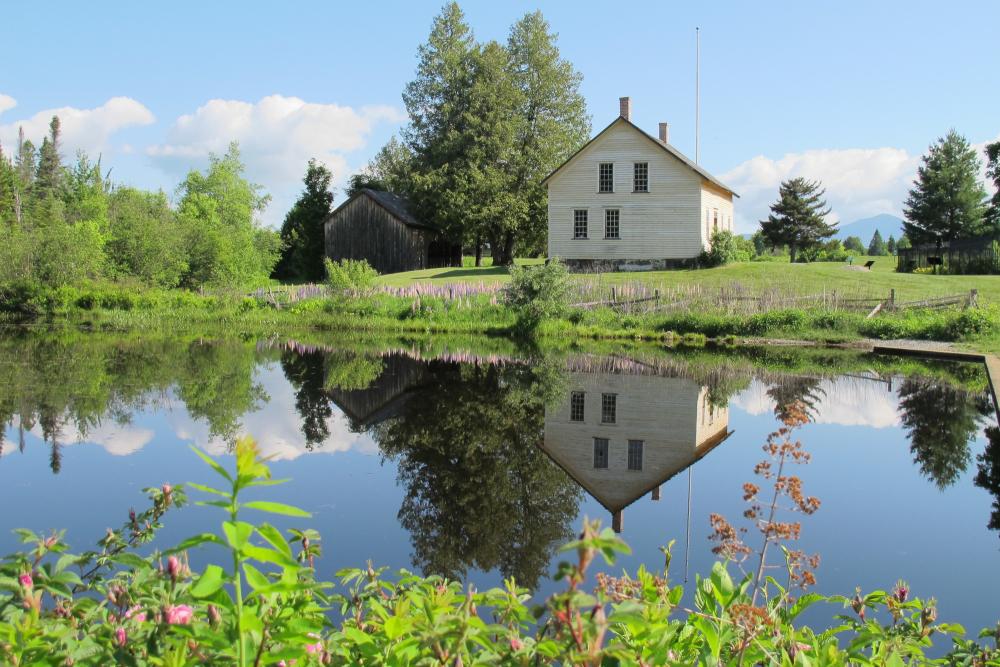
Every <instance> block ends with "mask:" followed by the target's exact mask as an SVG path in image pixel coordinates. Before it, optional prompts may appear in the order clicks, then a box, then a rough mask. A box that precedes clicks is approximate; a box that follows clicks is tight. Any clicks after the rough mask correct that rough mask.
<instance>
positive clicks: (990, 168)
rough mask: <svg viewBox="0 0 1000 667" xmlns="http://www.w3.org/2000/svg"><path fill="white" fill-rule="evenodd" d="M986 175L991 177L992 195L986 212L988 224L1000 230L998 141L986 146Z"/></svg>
mask: <svg viewBox="0 0 1000 667" xmlns="http://www.w3.org/2000/svg"><path fill="white" fill-rule="evenodd" d="M986 177H987V178H991V179H993V189H994V190H995V192H994V193H993V197H992V198H991V199H990V208H989V212H988V218H989V225H990V227H992V228H993V229H994V230H1000V141H994V142H993V143H991V144H987V146H986Z"/></svg>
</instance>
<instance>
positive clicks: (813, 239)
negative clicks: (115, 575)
mask: <svg viewBox="0 0 1000 667" xmlns="http://www.w3.org/2000/svg"><path fill="white" fill-rule="evenodd" d="M824 194H825V190H823V189H822V187H821V186H820V184H819V182H818V181H809V180H806V179H804V178H793V179H791V180H788V181H784V182H782V184H781V185H780V186H779V188H778V201H777V202H775V203H774V204H772V205H771V214H770V215H769V216H768V217H767V220H762V221H761V223H760V229H761V232H762V233H763V234H764V238H766V239H767V242H768V243H769V244H770V245H771V247H781V246H788V252H789V254H790V255H791V261H792V262H794V261H795V257H796V255H797V254H798V252H799V251H800V250H807V249H809V248H812V247H815V246H816V245H818V244H819V243H821V242H822V241H823V240H824V239H828V238H830V237H831V236H833V235H834V234H835V233H836V232H837V228H836V225H835V224H831V223H828V222H827V221H826V216H827V215H829V213H830V209H829V208H828V207H827V205H826V201H825V200H824V199H823V195H824Z"/></svg>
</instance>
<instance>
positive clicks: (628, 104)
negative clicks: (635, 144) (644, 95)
mask: <svg viewBox="0 0 1000 667" xmlns="http://www.w3.org/2000/svg"><path fill="white" fill-rule="evenodd" d="M618 115H619V116H621V117H622V118H624V119H625V120H627V121H630V122H631V120H632V98H631V97H619V98H618Z"/></svg>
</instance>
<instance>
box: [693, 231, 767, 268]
mask: <svg viewBox="0 0 1000 667" xmlns="http://www.w3.org/2000/svg"><path fill="white" fill-rule="evenodd" d="M755 254H756V251H755V248H754V244H753V241H751V240H749V239H745V238H743V237H742V236H736V235H735V234H733V233H732V232H729V231H719V232H715V233H714V234H712V238H711V241H710V242H709V248H708V250H704V251H702V253H701V255H700V256H699V257H698V264H699V265H700V266H705V267H713V266H722V265H724V264H729V263H731V262H749V261H750V260H752V259H753V257H754V255H755Z"/></svg>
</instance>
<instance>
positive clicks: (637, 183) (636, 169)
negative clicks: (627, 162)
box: [632, 162, 649, 192]
mask: <svg viewBox="0 0 1000 667" xmlns="http://www.w3.org/2000/svg"><path fill="white" fill-rule="evenodd" d="M632 191H633V192H649V163H648V162H636V163H635V165H633V169H632Z"/></svg>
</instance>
